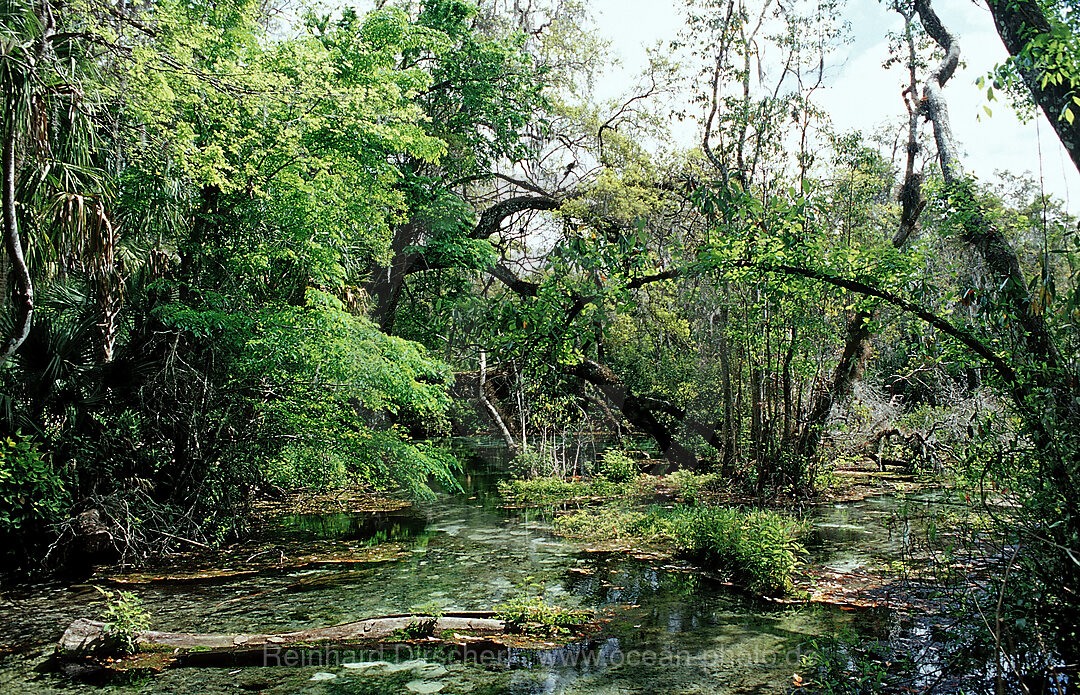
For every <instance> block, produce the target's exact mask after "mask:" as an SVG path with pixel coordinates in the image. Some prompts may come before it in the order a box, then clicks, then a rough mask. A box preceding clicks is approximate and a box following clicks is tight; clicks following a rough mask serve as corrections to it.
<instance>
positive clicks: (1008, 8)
mask: <svg viewBox="0 0 1080 695" xmlns="http://www.w3.org/2000/svg"><path fill="white" fill-rule="evenodd" d="M986 5H987V7H989V8H990V14H992V15H993V16H994V24H995V25H996V26H997V31H998V35H999V36H1001V41H1002V43H1004V44H1005V48H1006V50H1008V51H1009V55H1011V56H1012V57H1013V58H1015V59H1016V62H1015V66H1016V68H1017V70H1018V72H1019V73H1020V76H1021V77H1022V78H1023V79H1024V83H1025V84H1026V85H1027V87H1028V89H1029V90H1031V96H1032V98H1033V99H1034V100H1035V103H1036V104H1038V106H1039V108H1041V109H1042V111H1043V113H1044V114H1046V118H1047V120H1048V121H1050V125H1052V126H1053V127H1054V131H1055V132H1056V133H1057V135H1058V138H1059V139H1060V140H1061V144H1062V145H1064V146H1065V150H1066V151H1068V153H1069V157H1071V158H1072V161H1073V165H1074V166H1075V167H1076V168H1077V170H1078V171H1080V104H1078V103H1076V102H1074V101H1073V97H1074V96H1080V75H1075V74H1074V75H1062V77H1063V79H1062V80H1061V82H1055V81H1053V80H1048V81H1047V82H1046V83H1043V75H1044V74H1045V72H1044V71H1042V70H1040V69H1039V67H1038V65H1037V64H1033V61H1032V59H1033V58H1037V57H1038V56H1037V52H1038V49H1037V48H1036V47H1035V43H1036V42H1037V41H1038V40H1040V39H1043V38H1047V37H1049V36H1050V35H1051V32H1052V31H1053V27H1052V26H1051V24H1050V22H1049V20H1048V19H1047V17H1046V14H1045V13H1044V12H1043V11H1042V9H1041V8H1040V7H1039V5H1038V4H1037V3H1035V2H1033V1H1032V0H986ZM1066 107H1069V108H1071V110H1072V113H1073V115H1074V118H1073V121H1072V123H1069V122H1068V121H1067V120H1065V119H1064V118H1062V112H1063V111H1064V109H1065V108H1066Z"/></svg>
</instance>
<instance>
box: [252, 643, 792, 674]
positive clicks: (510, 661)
mask: <svg viewBox="0 0 1080 695" xmlns="http://www.w3.org/2000/svg"><path fill="white" fill-rule="evenodd" d="M812 652H813V649H812V648H811V647H810V645H805V644H800V645H798V646H797V647H795V648H793V649H788V650H787V651H773V650H753V649H730V650H729V649H707V650H703V651H699V652H693V653H691V652H689V651H669V650H651V649H632V650H627V651H622V650H621V649H619V648H617V647H616V648H612V645H611V643H610V642H609V643H607V644H601V645H599V646H594V647H593V648H584V647H578V648H575V647H568V648H563V649H556V650H551V651H543V652H527V651H523V650H519V649H472V648H469V647H468V646H467V645H466V646H465V647H464V648H462V649H460V650H457V651H456V653H455V652H453V651H451V652H447V651H445V650H433V649H430V648H427V649H425V648H423V647H421V646H414V645H410V644H396V645H392V646H386V647H380V648H378V649H346V648H335V647H331V646H327V647H323V648H315V647H307V648H295V647H294V648H283V647H277V646H271V645H267V646H266V647H264V648H263V663H262V665H263V666H288V667H311V666H317V667H322V668H326V667H345V668H348V666H349V665H350V664H352V665H366V664H372V663H373V662H383V663H387V662H401V661H408V660H414V659H431V660H435V661H439V662H442V663H451V662H456V663H462V664H465V665H476V666H485V667H492V666H496V667H497V666H504V667H507V668H510V667H519V668H520V667H524V668H528V667H555V668H559V667H571V668H611V667H619V666H645V667H653V666H655V667H661V668H666V667H673V666H690V665H694V666H698V667H703V668H709V669H725V668H733V667H736V666H751V665H754V666H762V667H770V666H773V667H777V668H780V667H784V668H789V667H795V668H797V667H798V666H799V665H800V664H801V663H802V658H803V657H804V656H808V655H809V654H811V653H812Z"/></svg>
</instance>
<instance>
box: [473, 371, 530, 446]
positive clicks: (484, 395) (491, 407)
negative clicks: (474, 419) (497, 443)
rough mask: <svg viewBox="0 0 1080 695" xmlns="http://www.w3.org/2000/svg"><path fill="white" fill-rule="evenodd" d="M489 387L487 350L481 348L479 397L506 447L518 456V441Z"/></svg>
mask: <svg viewBox="0 0 1080 695" xmlns="http://www.w3.org/2000/svg"><path fill="white" fill-rule="evenodd" d="M487 388H488V381H487V352H486V351H484V350H481V351H480V383H479V386H478V387H477V390H476V391H477V393H476V395H477V398H479V399H480V403H482V404H483V406H484V409H485V410H487V412H488V415H490V416H491V420H492V422H494V423H495V426H496V427H497V428H498V430H499V434H500V435H501V436H502V438H503V441H504V442H505V443H506V448H507V449H509V450H510V455H511V456H517V454H518V452H519V451H520V449H519V448H518V445H517V442H515V441H514V436H513V435H512V434H510V430H509V429H508V428H507V427H506V421H505V420H504V419H503V416H502V415H501V414H500V413H499V409H498V408H496V407H495V404H494V403H493V402H492V400H491V398H490V396H489V395H488V392H487Z"/></svg>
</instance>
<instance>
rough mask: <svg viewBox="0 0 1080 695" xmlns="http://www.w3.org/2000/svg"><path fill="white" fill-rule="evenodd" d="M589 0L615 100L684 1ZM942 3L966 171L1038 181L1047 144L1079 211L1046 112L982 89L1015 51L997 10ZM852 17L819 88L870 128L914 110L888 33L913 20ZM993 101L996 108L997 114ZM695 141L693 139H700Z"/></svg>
mask: <svg viewBox="0 0 1080 695" xmlns="http://www.w3.org/2000/svg"><path fill="white" fill-rule="evenodd" d="M588 4H589V6H590V7H591V9H592V10H593V12H594V13H595V15H596V25H597V29H598V33H599V34H600V35H601V36H602V37H604V38H606V39H608V40H609V41H611V42H612V50H613V52H614V53H615V55H616V56H617V57H618V58H619V59H620V61H621V65H620V66H619V67H617V68H615V69H612V70H610V71H608V72H607V76H606V78H605V83H604V84H600V85H597V92H598V95H600V96H608V97H615V96H617V95H618V94H619V93H621V92H623V91H625V90H626V89H628V88H629V87H630V86H632V84H633V83H634V80H635V77H636V76H637V75H638V74H640V73H641V71H642V70H643V69H644V68H645V66H646V64H647V59H646V54H645V49H646V47H648V46H652V45H655V44H656V43H657V42H659V41H668V40H670V39H673V38H675V36H676V34H677V33H678V31H679V29H680V27H681V26H682V16H681V14H680V9H679V8H680V7H681V6H682V1H681V0H588ZM935 9H937V11H938V14H939V15H940V16H941V19H942V21H943V22H944V23H945V25H946V26H947V27H949V28H950V29H951V30H952V31H953V33H955V34H957V35H958V36H959V38H960V47H961V60H962V61H963V63H964V64H965V65H963V66H962V67H961V69H959V70H958V71H957V73H956V75H955V76H954V77H953V78H952V80H951V81H950V82H949V83H948V85H947V86H946V89H945V96H946V99H947V100H948V103H949V112H950V115H951V117H952V123H953V130H954V132H955V133H956V135H957V139H958V140H959V141H960V146H961V147H962V149H963V155H964V156H963V159H962V161H963V166H964V168H965V169H967V170H968V171H969V172H972V173H974V174H975V175H976V176H977V177H978V178H979V179H980V180H983V181H994V180H996V177H995V175H994V174H995V172H996V171H998V170H1006V171H1010V172H1012V173H1014V174H1022V173H1023V172H1031V173H1032V174H1033V176H1035V177H1036V179H1037V178H1038V176H1039V173H1040V156H1039V150H1040V145H1041V150H1042V157H1041V164H1042V176H1043V181H1044V186H1045V189H1046V191H1047V192H1049V193H1051V194H1053V195H1054V196H1056V197H1058V198H1060V199H1061V200H1063V201H1064V202H1065V203H1066V209H1068V210H1069V211H1070V212H1072V213H1073V214H1077V213H1080V173H1078V172H1077V171H1076V168H1075V167H1074V166H1073V165H1072V162H1071V160H1070V159H1069V157H1068V154H1067V153H1066V152H1065V149H1064V148H1063V147H1062V146H1061V143H1060V142H1059V141H1058V139H1057V136H1056V135H1055V134H1054V131H1053V129H1052V127H1051V126H1050V124H1049V123H1048V122H1047V121H1046V120H1045V118H1044V117H1042V116H1041V114H1040V117H1039V120H1040V123H1039V125H1038V127H1036V122H1035V121H1034V120H1032V121H1029V122H1028V123H1021V122H1020V121H1019V120H1018V119H1017V118H1016V116H1015V114H1014V112H1013V111H1012V109H1011V108H1010V107H1009V106H1008V105H1007V103H1006V102H1005V101H1003V100H997V101H994V102H987V100H986V94H985V92H984V91H983V90H980V89H978V88H977V87H976V86H975V79H976V78H977V77H978V76H980V75H986V74H987V73H989V72H990V70H991V69H992V68H993V66H994V65H996V64H998V63H1001V62H1003V61H1004V60H1005V58H1006V57H1007V53H1006V52H1005V48H1004V46H1002V44H1001V39H1000V38H999V37H998V35H997V32H996V31H995V30H994V24H993V21H992V19H991V17H990V13H989V11H988V10H986V8H985V7H983V6H982V5H981V3H979V4H976V3H975V2H973V1H972V0H946V1H945V2H938V3H936V8H935ZM843 14H844V16H845V18H846V19H847V20H848V21H849V22H850V23H851V38H852V39H853V41H852V42H851V43H849V44H848V45H845V46H842V47H841V49H840V50H839V51H837V52H836V53H835V54H834V55H833V56H832V58H831V65H830V64H827V65H826V83H825V84H826V88H825V89H824V90H822V91H821V92H819V93H818V103H819V104H820V105H821V106H823V107H824V108H825V109H826V111H828V112H829V113H830V114H831V116H832V120H833V125H834V127H835V128H837V129H840V130H853V129H858V130H862V131H864V132H870V131H873V130H874V129H875V128H877V127H879V126H881V125H884V124H886V123H891V122H896V121H897V119H900V118H903V117H904V115H905V113H906V112H905V110H904V103H903V101H902V99H901V90H902V89H903V82H904V80H905V71H903V70H899V69H895V68H894V69H892V70H889V71H886V70H884V69H883V68H882V63H884V61H885V60H886V58H887V57H888V46H887V38H886V32H888V31H899V30H901V29H902V28H903V21H902V19H901V18H900V16H899V15H898V14H896V13H895V12H887V11H886V10H885V8H884V6H883V5H882V4H881V3H879V2H877V1H876V0H848V3H847V7H846V8H845V9H844V10H843ZM984 106H989V107H990V109H991V111H992V115H991V116H987V114H986V113H985V112H984V109H983V107H984ZM905 120H906V119H905ZM927 127H928V126H927ZM695 135H696V134H695ZM679 139H680V140H682V139H683V138H682V137H680V138H679ZM686 140H688V142H685V143H683V144H690V143H689V138H686Z"/></svg>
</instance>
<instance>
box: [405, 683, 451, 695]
mask: <svg viewBox="0 0 1080 695" xmlns="http://www.w3.org/2000/svg"><path fill="white" fill-rule="evenodd" d="M405 687H406V688H407V689H408V690H409V692H413V693H437V692H439V691H441V690H442V689H443V688H445V687H446V683H443V682H442V681H419V680H417V681H409V682H408V683H406V684H405Z"/></svg>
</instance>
